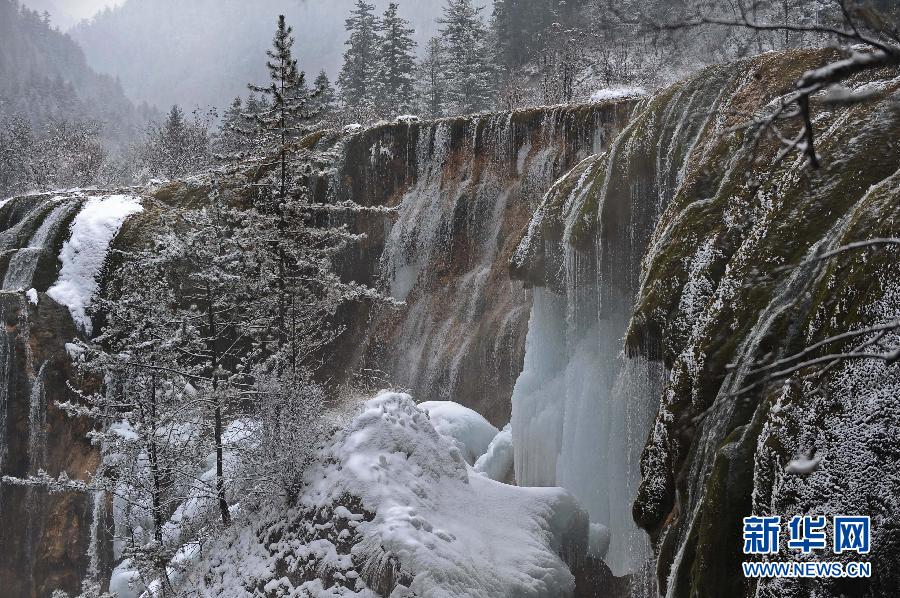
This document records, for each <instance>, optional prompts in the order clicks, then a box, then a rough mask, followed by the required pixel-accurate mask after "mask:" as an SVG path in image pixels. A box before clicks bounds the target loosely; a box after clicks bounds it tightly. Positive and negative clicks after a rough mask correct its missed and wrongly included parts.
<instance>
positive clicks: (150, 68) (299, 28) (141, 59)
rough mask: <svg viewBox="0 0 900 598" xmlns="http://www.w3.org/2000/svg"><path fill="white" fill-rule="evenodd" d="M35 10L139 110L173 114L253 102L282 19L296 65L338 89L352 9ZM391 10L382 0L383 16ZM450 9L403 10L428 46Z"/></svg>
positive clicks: (330, 5)
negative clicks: (291, 33) (65, 31)
mask: <svg viewBox="0 0 900 598" xmlns="http://www.w3.org/2000/svg"><path fill="white" fill-rule="evenodd" d="M108 3H109V0H76V1H68V0H29V5H31V6H33V7H35V8H39V9H41V10H43V9H45V8H46V9H47V10H49V11H50V12H51V13H52V15H53V16H52V18H53V21H54V23H59V24H60V26H63V24H64V23H74V22H75V21H76V20H77V19H78V18H87V17H93V18H91V19H90V20H88V21H85V22H82V23H80V24H78V25H75V26H74V27H72V28H71V29H70V30H69V32H70V34H71V36H72V37H73V38H74V39H75V40H76V41H77V42H78V43H79V44H80V45H81V46H82V48H83V49H84V51H85V54H86V56H87V59H88V62H89V63H90V65H91V66H92V67H93V68H94V69H96V70H97V71H99V72H102V73H107V74H110V75H113V76H115V77H117V78H118V79H119V80H120V81H121V83H122V86H123V88H124V90H125V92H126V94H127V95H128V96H129V97H130V98H131V99H132V100H133V101H136V102H148V103H150V104H152V105H155V106H158V107H161V108H165V107H167V106H169V105H171V104H174V103H178V104H181V105H183V106H186V107H188V108H194V107H206V106H210V105H215V106H223V105H225V104H227V103H228V102H229V101H230V99H232V98H233V97H234V96H235V95H239V94H246V86H247V83H249V82H251V81H254V82H261V81H263V80H264V78H265V76H266V72H265V60H266V57H265V50H266V49H267V48H268V47H269V45H270V42H271V37H272V33H273V31H274V26H275V21H276V18H277V15H278V14H280V13H284V14H285V15H286V16H287V18H288V21H289V23H290V24H291V25H293V27H294V29H295V37H296V40H297V44H296V46H295V55H296V56H298V57H299V59H300V64H301V67H302V68H303V69H304V70H305V71H306V72H307V73H308V75H309V77H310V78H313V77H314V76H315V75H316V74H317V73H318V72H319V70H320V69H325V70H326V71H327V72H328V74H329V76H330V77H332V79H334V78H335V77H336V75H337V73H338V71H339V69H340V66H341V60H342V56H343V52H344V41H345V39H346V35H345V33H344V20H345V19H346V17H347V15H348V13H349V10H350V8H351V6H352V5H353V4H354V2H353V0H256V1H254V2H247V1H246V0H192V1H190V2H184V1H183V0H119V3H120V5H119V6H118V7H116V8H115V9H113V10H105V11H103V12H101V13H100V14H99V15H96V16H94V14H95V13H96V11H97V10H98V9H101V8H102V7H103V6H105V5H107V4H108ZM387 3H388V0H374V4H376V6H377V8H378V10H379V12H380V11H382V10H383V9H384V8H385V7H386V5H387ZM442 4H443V1H442V0H400V12H401V14H402V15H403V16H404V17H405V18H407V19H408V20H409V21H411V23H412V24H413V26H414V27H415V28H416V39H417V40H418V41H419V44H420V46H421V45H423V44H424V42H425V41H426V40H427V39H428V37H429V36H431V35H433V34H434V33H435V31H436V29H437V25H436V23H435V19H436V18H437V16H438V15H439V14H440V12H441V6H442Z"/></svg>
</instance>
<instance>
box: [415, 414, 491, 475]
mask: <svg viewBox="0 0 900 598" xmlns="http://www.w3.org/2000/svg"><path fill="white" fill-rule="evenodd" d="M419 409H422V410H423V411H425V413H427V414H428V418H429V419H430V420H431V425H433V426H434V429H435V430H437V431H438V433H439V434H443V435H444V436H448V437H450V438H452V439H453V441H454V443H455V444H456V447H457V448H458V449H459V450H460V452H461V453H462V455H463V457H464V458H465V460H466V463H468V464H469V465H472V464H473V463H475V461H476V460H477V459H478V458H479V457H480V456H482V455H483V454H484V453H485V452H486V451H487V450H488V447H489V446H490V444H491V441H492V440H493V439H494V437H495V436H497V434H499V433H500V430H498V429H497V428H495V427H494V426H492V425H491V424H490V422H489V421H488V420H486V419H484V417H483V416H482V415H481V414H480V413H478V412H477V411H473V410H471V409H469V408H468V407H463V406H462V405H460V404H459V403H454V402H453V401H426V402H424V403H420V404H419Z"/></svg>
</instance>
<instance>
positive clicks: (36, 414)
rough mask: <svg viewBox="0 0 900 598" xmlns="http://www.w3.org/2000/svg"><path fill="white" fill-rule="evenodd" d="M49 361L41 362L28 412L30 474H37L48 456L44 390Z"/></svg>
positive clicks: (33, 385)
mask: <svg viewBox="0 0 900 598" xmlns="http://www.w3.org/2000/svg"><path fill="white" fill-rule="evenodd" d="M46 368H47V362H46V361H44V363H42V364H41V367H40V369H38V373H37V375H36V376H35V378H34V381H33V382H32V386H31V409H30V410H29V413H28V458H29V461H30V465H29V468H28V473H29V474H32V475H34V474H36V473H37V472H38V469H40V468H41V467H43V465H44V462H45V461H46V457H47V396H46V392H45V390H44V373H45V370H46Z"/></svg>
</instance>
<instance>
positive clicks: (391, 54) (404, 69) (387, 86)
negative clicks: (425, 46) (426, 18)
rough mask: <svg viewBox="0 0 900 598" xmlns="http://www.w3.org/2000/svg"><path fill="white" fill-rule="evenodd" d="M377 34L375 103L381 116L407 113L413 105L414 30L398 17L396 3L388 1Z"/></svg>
mask: <svg viewBox="0 0 900 598" xmlns="http://www.w3.org/2000/svg"><path fill="white" fill-rule="evenodd" d="M380 31H381V37H380V39H379V47H378V71H377V79H378V82H377V84H378V90H377V101H376V104H377V106H378V109H379V111H380V112H381V114H383V115H386V114H390V113H391V112H392V111H393V113H394V114H401V113H403V112H408V111H409V110H410V109H411V108H412V105H413V71H414V69H415V66H416V62H415V61H416V59H415V53H414V50H415V47H416V42H415V41H413V38H412V36H413V34H414V33H415V30H414V29H413V28H412V27H410V26H409V22H408V21H406V20H405V19H403V18H402V17H401V16H400V15H399V14H398V6H397V3H396V2H391V3H390V4H388V8H387V10H386V11H385V12H384V17H383V18H382V19H381V28H380Z"/></svg>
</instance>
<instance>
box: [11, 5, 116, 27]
mask: <svg viewBox="0 0 900 598" xmlns="http://www.w3.org/2000/svg"><path fill="white" fill-rule="evenodd" d="M122 1H123V0H24V1H23V2H22V4H24V5H25V6H27V7H29V8H32V9H34V10H38V11H41V12H43V11H45V10H46V11H47V12H49V13H50V14H51V16H52V19H51V20H52V22H53V24H54V25H56V26H57V27H59V28H60V29H62V30H66V29H69V28H70V27H72V26H73V25H75V24H76V23H78V22H79V21H81V20H82V19H87V18H90V17H92V16H94V15H95V14H97V12H99V11H100V10H102V9H103V8H105V7H107V6H118V5H119V4H121V3H122Z"/></svg>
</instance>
